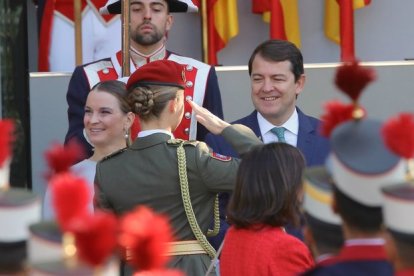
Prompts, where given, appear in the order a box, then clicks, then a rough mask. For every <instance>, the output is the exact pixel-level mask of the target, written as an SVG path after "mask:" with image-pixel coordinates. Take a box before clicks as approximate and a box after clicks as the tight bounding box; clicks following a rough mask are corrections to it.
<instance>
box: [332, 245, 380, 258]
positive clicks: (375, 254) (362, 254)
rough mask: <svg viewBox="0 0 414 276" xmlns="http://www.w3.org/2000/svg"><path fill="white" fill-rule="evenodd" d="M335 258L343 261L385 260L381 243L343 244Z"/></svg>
mask: <svg viewBox="0 0 414 276" xmlns="http://www.w3.org/2000/svg"><path fill="white" fill-rule="evenodd" d="M336 260H337V261H338V262H344V261H373V260H379V261H381V260H387V253H386V252H385V248H384V246H383V245H345V246H344V247H343V248H342V249H341V251H340V252H339V254H338V256H337V258H336Z"/></svg>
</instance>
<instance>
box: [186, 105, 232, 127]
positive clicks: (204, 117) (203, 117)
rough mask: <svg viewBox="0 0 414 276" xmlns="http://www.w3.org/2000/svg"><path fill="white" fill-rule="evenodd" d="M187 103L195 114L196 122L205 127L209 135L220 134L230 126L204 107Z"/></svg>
mask: <svg viewBox="0 0 414 276" xmlns="http://www.w3.org/2000/svg"><path fill="white" fill-rule="evenodd" d="M187 101H188V103H189V104H190V105H191V107H192V108H193V111H194V112H195V114H196V118H197V121H198V122H199V123H200V124H202V125H203V126H205V127H206V128H207V129H208V131H210V132H211V133H213V134H216V135H218V134H221V132H222V131H223V129H225V128H226V127H228V126H229V125H230V124H229V123H227V122H225V121H223V120H222V119H220V118H219V117H217V116H215V115H214V114H213V113H211V112H210V111H208V110H207V109H205V108H204V107H201V106H199V105H198V104H196V103H195V102H193V101H191V100H187Z"/></svg>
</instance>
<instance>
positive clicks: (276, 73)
mask: <svg viewBox="0 0 414 276" xmlns="http://www.w3.org/2000/svg"><path fill="white" fill-rule="evenodd" d="M250 81H251V86H252V92H251V97H252V101H253V105H254V106H255V108H256V110H257V111H258V112H260V114H262V115H263V117H264V118H266V119H267V120H268V121H269V122H271V123H272V124H274V125H282V124H283V123H285V122H286V121H287V120H288V119H289V117H290V116H291V115H292V113H293V111H294V109H295V105H296V96H297V95H299V94H300V92H301V91H302V89H303V85H304V83H305V76H304V75H302V76H301V77H300V78H299V79H298V81H296V82H295V76H294V75H293V73H292V71H291V63H290V61H281V62H274V61H267V60H265V59H264V58H263V57H262V56H260V54H258V55H256V57H255V58H254V60H253V63H252V73H251V77H250Z"/></svg>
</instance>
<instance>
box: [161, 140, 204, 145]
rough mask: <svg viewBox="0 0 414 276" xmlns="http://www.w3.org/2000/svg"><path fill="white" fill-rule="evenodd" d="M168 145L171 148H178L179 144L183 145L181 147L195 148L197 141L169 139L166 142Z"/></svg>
mask: <svg viewBox="0 0 414 276" xmlns="http://www.w3.org/2000/svg"><path fill="white" fill-rule="evenodd" d="M167 144H168V145H171V146H179V145H181V144H183V146H194V147H195V146H197V144H198V141H187V140H183V139H170V140H168V141H167Z"/></svg>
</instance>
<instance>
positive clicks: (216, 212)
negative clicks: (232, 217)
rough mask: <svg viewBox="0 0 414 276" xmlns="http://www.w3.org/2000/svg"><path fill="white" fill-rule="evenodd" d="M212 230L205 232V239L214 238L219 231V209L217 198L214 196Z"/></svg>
mask: <svg viewBox="0 0 414 276" xmlns="http://www.w3.org/2000/svg"><path fill="white" fill-rule="evenodd" d="M213 213H214V228H213V230H211V229H208V230H207V237H214V236H216V235H217V234H218V233H219V231H220V208H219V196H218V194H217V195H216V199H215V200H214V210H213Z"/></svg>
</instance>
